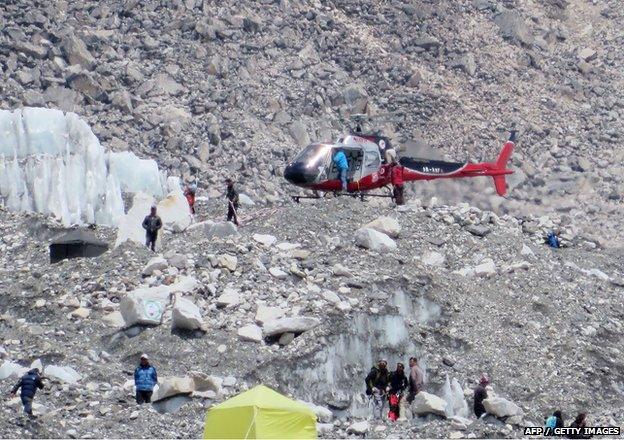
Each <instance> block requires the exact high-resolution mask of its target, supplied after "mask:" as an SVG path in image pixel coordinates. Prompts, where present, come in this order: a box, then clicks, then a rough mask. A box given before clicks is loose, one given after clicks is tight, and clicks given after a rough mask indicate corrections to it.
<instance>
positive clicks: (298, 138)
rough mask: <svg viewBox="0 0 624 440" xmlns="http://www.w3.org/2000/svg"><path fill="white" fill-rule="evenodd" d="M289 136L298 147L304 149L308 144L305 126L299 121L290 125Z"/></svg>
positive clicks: (308, 139)
mask: <svg viewBox="0 0 624 440" xmlns="http://www.w3.org/2000/svg"><path fill="white" fill-rule="evenodd" d="M289 130H290V135H291V136H292V138H293V139H294V140H295V142H297V144H298V145H299V146H300V147H304V146H306V145H308V144H309V143H310V136H308V131H307V129H306V126H305V125H304V124H303V123H302V122H301V121H296V122H293V123H292V124H291V125H290V128H289Z"/></svg>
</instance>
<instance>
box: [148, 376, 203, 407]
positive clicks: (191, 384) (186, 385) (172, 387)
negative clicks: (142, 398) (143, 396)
mask: <svg viewBox="0 0 624 440" xmlns="http://www.w3.org/2000/svg"><path fill="white" fill-rule="evenodd" d="M193 391H195V381H194V379H193V378H191V377H188V376H185V377H168V378H166V379H164V380H161V382H159V384H158V388H156V389H155V390H154V394H153V396H152V400H153V401H154V402H157V401H159V400H162V399H166V398H167V397H171V396H177V395H178V394H191V393H192V392H193Z"/></svg>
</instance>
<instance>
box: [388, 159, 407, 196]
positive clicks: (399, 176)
mask: <svg viewBox="0 0 624 440" xmlns="http://www.w3.org/2000/svg"><path fill="white" fill-rule="evenodd" d="M390 177H391V179H392V186H393V187H394V188H393V191H392V194H393V196H394V201H395V203H396V204H397V205H404V204H405V199H404V198H403V167H402V166H401V165H399V163H398V162H397V161H396V160H395V161H394V162H393V163H392V167H391V168H390Z"/></svg>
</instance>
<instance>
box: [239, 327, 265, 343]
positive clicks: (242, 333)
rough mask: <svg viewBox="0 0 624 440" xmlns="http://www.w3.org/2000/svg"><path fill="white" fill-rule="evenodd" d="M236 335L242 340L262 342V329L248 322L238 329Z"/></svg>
mask: <svg viewBox="0 0 624 440" xmlns="http://www.w3.org/2000/svg"><path fill="white" fill-rule="evenodd" d="M237 333H238V337H239V339H241V340H243V341H251V342H262V329H261V328H260V327H258V326H257V325H255V324H249V325H246V326H244V327H241V328H239V329H238V332H237Z"/></svg>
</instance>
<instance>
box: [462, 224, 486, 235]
mask: <svg viewBox="0 0 624 440" xmlns="http://www.w3.org/2000/svg"><path fill="white" fill-rule="evenodd" d="M466 231H468V232H470V233H471V234H472V235H476V236H477V237H485V236H486V235H488V234H489V233H490V231H491V229H490V228H488V227H487V226H485V225H469V226H467V227H466Z"/></svg>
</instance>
